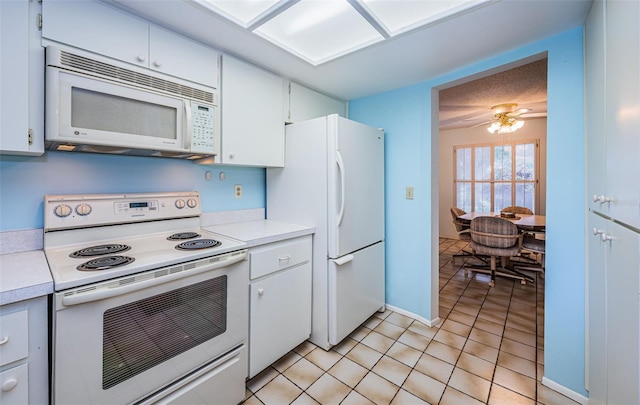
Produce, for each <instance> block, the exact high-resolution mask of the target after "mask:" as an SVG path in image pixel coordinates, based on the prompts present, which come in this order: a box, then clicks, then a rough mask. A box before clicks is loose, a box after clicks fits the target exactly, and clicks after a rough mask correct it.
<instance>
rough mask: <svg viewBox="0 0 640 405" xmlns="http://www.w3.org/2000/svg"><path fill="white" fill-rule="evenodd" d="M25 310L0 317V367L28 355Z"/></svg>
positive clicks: (27, 327) (26, 315) (27, 320)
mask: <svg viewBox="0 0 640 405" xmlns="http://www.w3.org/2000/svg"><path fill="white" fill-rule="evenodd" d="M28 344H29V317H28V314H27V310H26V309H24V310H22V311H18V312H12V313H10V314H6V315H2V316H0V366H4V365H5V364H9V363H12V362H14V361H16V360H20V359H24V358H26V357H27V355H28V354H29V346H28Z"/></svg>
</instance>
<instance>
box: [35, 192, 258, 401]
mask: <svg viewBox="0 0 640 405" xmlns="http://www.w3.org/2000/svg"><path fill="white" fill-rule="evenodd" d="M200 212H201V210H200V199H199V196H198V193H197V192H184V193H146V194H127V195H124V194H122V195H116V194H94V195H48V196H45V200H44V214H45V234H44V251H45V255H46V257H47V261H48V263H49V266H50V269H51V274H52V276H53V281H54V289H55V293H54V295H53V300H52V311H51V312H52V336H51V347H52V350H51V352H52V395H51V398H52V403H53V404H124V403H140V404H142V403H144V404H146V403H189V404H208V403H220V404H236V403H239V402H240V401H242V399H243V398H244V395H245V384H244V383H245V378H246V376H247V354H246V352H247V349H246V342H247V338H248V315H247V307H248V291H247V285H248V280H249V264H248V259H247V250H246V249H244V246H245V243H244V242H240V241H237V240H234V239H231V238H227V237H223V236H221V235H217V234H214V233H211V232H207V231H205V230H203V229H201V228H200V217H199V216H200Z"/></svg>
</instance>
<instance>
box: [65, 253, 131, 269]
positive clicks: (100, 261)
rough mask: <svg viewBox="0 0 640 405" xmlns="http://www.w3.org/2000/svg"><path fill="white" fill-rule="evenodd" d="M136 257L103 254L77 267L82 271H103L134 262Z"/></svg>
mask: <svg viewBox="0 0 640 405" xmlns="http://www.w3.org/2000/svg"><path fill="white" fill-rule="evenodd" d="M134 261H135V259H134V258H133V257H129V256H103V257H98V258H96V259H93V260H89V261H88V262H85V263H82V264H81V265H79V266H78V267H76V269H78V270H80V271H102V270H111V269H113V268H116V267H120V266H124V265H127V264H129V263H133V262H134Z"/></svg>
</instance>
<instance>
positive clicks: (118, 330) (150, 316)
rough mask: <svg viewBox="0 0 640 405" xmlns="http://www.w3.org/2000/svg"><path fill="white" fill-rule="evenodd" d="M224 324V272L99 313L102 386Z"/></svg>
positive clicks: (146, 366) (212, 333) (210, 334)
mask: <svg viewBox="0 0 640 405" xmlns="http://www.w3.org/2000/svg"><path fill="white" fill-rule="evenodd" d="M226 329H227V276H220V277H217V278H214V279H211V280H206V281H203V282H200V283H197V284H193V285H190V286H187V287H183V288H179V289H177V290H173V291H169V292H166V293H163V294H159V295H156V296H153V297H149V298H145V299H143V300H141V301H136V302H132V303H129V304H126V305H122V306H120V307H116V308H112V309H109V310H107V311H106V312H105V313H104V319H103V332H104V336H103V348H102V388H103V389H105V390H106V389H108V388H111V387H113V386H115V385H117V384H119V383H121V382H123V381H125V380H127V379H129V378H131V377H133V376H135V375H137V374H140V373H142V372H143V371H145V370H148V369H150V368H152V367H154V366H156V365H158V364H160V363H162V362H163V361H165V360H168V359H170V358H172V357H174V356H177V355H178V354H180V353H183V352H185V351H187V350H189V349H191V348H193V347H195V346H197V345H199V344H201V343H203V342H206V341H207V340H210V339H213V338H214V337H216V336H218V335H220V334H222V333H224V332H225V331H226Z"/></svg>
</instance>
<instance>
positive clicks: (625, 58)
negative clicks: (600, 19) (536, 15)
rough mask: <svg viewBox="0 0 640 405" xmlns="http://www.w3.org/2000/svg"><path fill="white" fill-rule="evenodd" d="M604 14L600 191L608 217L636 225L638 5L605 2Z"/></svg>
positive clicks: (639, 180) (639, 178)
mask: <svg viewBox="0 0 640 405" xmlns="http://www.w3.org/2000/svg"><path fill="white" fill-rule="evenodd" d="M606 16H607V23H606V40H605V47H606V76H605V77H606V82H605V100H606V102H605V103H606V106H605V126H606V127H605V128H606V129H605V131H606V137H607V140H606V151H607V152H606V168H605V173H606V177H607V179H606V192H605V195H606V196H608V197H609V198H611V203H610V207H609V214H610V215H611V217H612V218H614V219H617V220H619V221H621V222H624V223H626V224H629V225H632V226H634V227H636V228H640V63H639V62H640V3H639V2H637V1H622V0H616V1H608V2H606ZM621 44H624V46H621Z"/></svg>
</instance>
